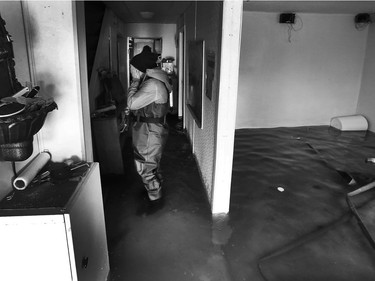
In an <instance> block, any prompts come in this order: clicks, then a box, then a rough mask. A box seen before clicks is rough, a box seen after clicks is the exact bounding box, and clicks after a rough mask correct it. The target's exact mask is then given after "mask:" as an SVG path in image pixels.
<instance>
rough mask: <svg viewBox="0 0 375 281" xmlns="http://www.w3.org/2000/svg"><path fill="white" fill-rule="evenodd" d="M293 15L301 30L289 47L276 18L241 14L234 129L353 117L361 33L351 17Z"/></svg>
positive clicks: (362, 42)
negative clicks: (343, 116)
mask: <svg viewBox="0 0 375 281" xmlns="http://www.w3.org/2000/svg"><path fill="white" fill-rule="evenodd" d="M297 16H298V17H299V18H300V19H301V20H302V23H303V26H302V29H301V30H299V31H292V32H291V37H290V41H291V42H289V40H288V38H289V37H288V27H287V25H286V24H279V23H278V17H279V14H276V13H265V12H244V15H243V28H242V44H241V60H240V76H239V90H238V101H237V118H236V128H261V127H278V126H287V127H289V126H306V125H328V124H329V123H330V119H331V118H332V117H334V116H340V115H349V114H355V113H356V109H357V101H358V96H359V90H360V85H361V78H362V70H363V62H364V56H365V48H366V39H367V32H366V31H358V30H356V29H355V27H354V23H353V18H354V15H335V14H297ZM299 26H300V22H299V19H298V18H297V20H296V24H295V27H299Z"/></svg>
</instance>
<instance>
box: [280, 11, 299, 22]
mask: <svg viewBox="0 0 375 281" xmlns="http://www.w3.org/2000/svg"><path fill="white" fill-rule="evenodd" d="M295 18H296V14H293V13H283V14H280V17H279V23H288V24H294V20H295Z"/></svg>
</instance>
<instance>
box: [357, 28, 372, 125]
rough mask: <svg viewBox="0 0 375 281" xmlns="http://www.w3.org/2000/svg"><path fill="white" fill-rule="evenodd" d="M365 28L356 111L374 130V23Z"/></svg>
mask: <svg viewBox="0 0 375 281" xmlns="http://www.w3.org/2000/svg"><path fill="white" fill-rule="evenodd" d="M367 28H368V29H369V30H368V39H367V49H366V56H365V63H364V68H363V76H362V83H361V91H360V95H359V99H358V107H357V113H358V114H363V115H364V116H365V117H366V118H367V120H368V122H369V130H371V131H373V132H375V78H374V76H375V25H374V24H370V25H369V26H368V27H367Z"/></svg>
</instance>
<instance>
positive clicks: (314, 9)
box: [243, 1, 375, 14]
mask: <svg viewBox="0 0 375 281" xmlns="http://www.w3.org/2000/svg"><path fill="white" fill-rule="evenodd" d="M243 9H244V11H258V12H276V13H278V12H295V13H319V14H322V13H323V14H357V13H369V14H372V13H375V1H246V2H244V8H243Z"/></svg>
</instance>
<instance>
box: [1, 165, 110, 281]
mask: <svg viewBox="0 0 375 281" xmlns="http://www.w3.org/2000/svg"><path fill="white" fill-rule="evenodd" d="M11 195H13V197H12V199H11V200H7V198H4V199H3V200H2V201H1V202H0V249H1V250H0V280H4V281H25V280H28V281H33V280H35V281H51V280H54V281H68V280H69V281H70V280H73V281H74V280H78V281H104V280H107V278H108V274H109V260H108V249H107V239H106V231H105V220H104V211H103V200H102V190H101V183H100V173H99V165H98V163H91V164H89V165H88V167H86V169H84V170H83V171H82V172H81V174H79V175H75V177H74V178H71V179H67V180H66V181H64V182H61V183H57V184H56V183H55V184H52V183H43V184H40V186H33V187H27V188H26V189H25V190H23V191H17V192H16V193H14V194H11Z"/></svg>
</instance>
